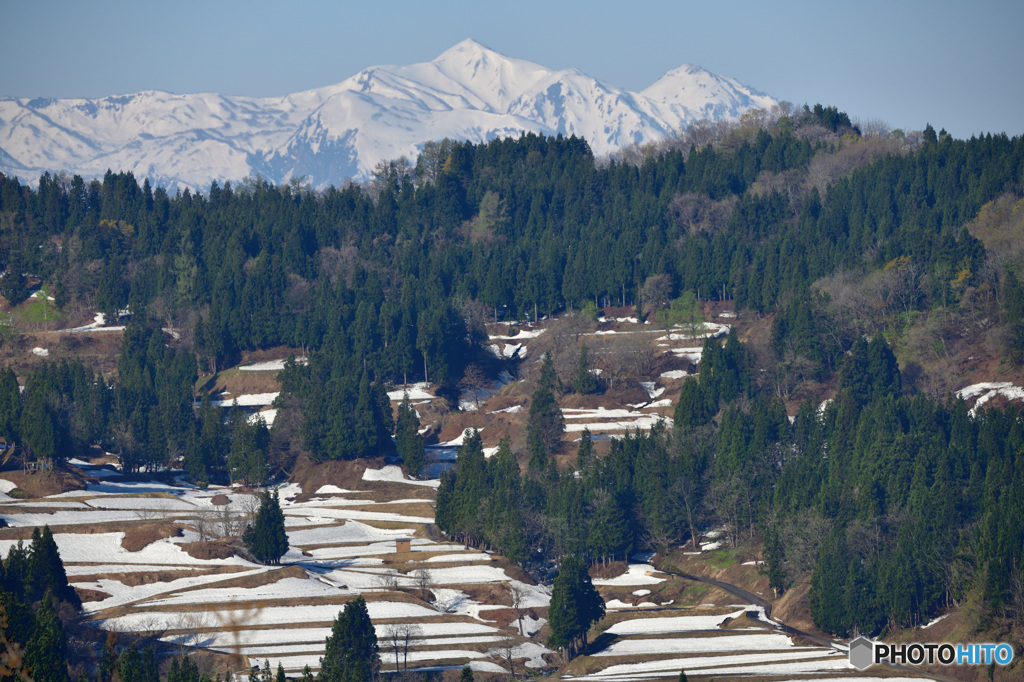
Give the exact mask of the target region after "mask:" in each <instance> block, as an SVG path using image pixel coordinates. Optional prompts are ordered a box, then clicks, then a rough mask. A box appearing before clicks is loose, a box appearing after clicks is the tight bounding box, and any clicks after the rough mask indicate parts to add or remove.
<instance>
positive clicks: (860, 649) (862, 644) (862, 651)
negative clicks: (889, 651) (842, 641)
mask: <svg viewBox="0 0 1024 682" xmlns="http://www.w3.org/2000/svg"><path fill="white" fill-rule="evenodd" d="M874 662H875V643H874V642H872V641H871V640H870V639H868V638H867V637H858V638H857V639H855V640H853V641H852V642H850V665H852V666H853V667H854V668H856V669H857V670H864V669H865V668H867V667H869V666H871V665H872V664H874Z"/></svg>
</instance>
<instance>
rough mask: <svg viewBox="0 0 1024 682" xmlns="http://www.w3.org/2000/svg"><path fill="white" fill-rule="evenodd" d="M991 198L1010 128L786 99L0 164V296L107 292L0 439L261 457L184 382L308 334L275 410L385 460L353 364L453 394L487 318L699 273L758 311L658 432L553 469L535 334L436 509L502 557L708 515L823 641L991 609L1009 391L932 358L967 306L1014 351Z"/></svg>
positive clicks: (1018, 448) (564, 382)
mask: <svg viewBox="0 0 1024 682" xmlns="http://www.w3.org/2000/svg"><path fill="white" fill-rule="evenodd" d="M1021 196H1024V138H1021V137H1012V138H1011V137H1007V136H1006V135H984V136H981V137H972V138H971V139H969V140H956V139H953V138H952V137H951V136H949V135H947V134H945V132H944V131H941V132H938V133H937V132H936V131H935V130H934V129H933V128H932V127H931V126H927V127H926V128H925V130H924V131H923V133H921V134H918V135H913V134H911V135H904V134H902V133H899V132H898V131H896V132H893V133H888V134H886V135H875V136H868V135H864V134H862V133H861V131H859V130H858V129H857V128H855V127H854V126H852V125H851V124H850V121H849V118H848V117H846V116H845V114H842V112H838V111H837V110H835V109H834V108H831V107H829V108H824V107H820V106H818V107H815V108H814V109H809V108H804V109H803V110H802V111H799V110H798V111H795V112H791V113H790V115H786V116H777V117H772V116H766V117H761V118H757V117H754V118H746V119H744V120H743V121H741V122H739V123H736V124H734V125H732V126H728V127H725V128H721V129H718V130H717V132H716V133H715V134H714V135H710V136H709V137H708V138H707V139H698V138H697V137H696V136H695V134H693V133H691V134H690V135H688V136H683V137H681V138H679V139H677V140H673V141H670V142H669V143H665V144H664V145H660V146H657V147H654V148H644V149H635V150H630V151H629V153H624V154H622V155H621V156H619V157H616V158H613V159H611V160H595V158H594V156H593V154H592V153H591V151H590V149H589V147H588V146H587V144H586V142H585V141H583V140H580V139H576V138H568V139H567V138H563V137H554V138H552V137H543V136H537V135H525V136H523V137H521V138H519V139H505V140H495V141H493V142H490V143H486V144H470V143H460V142H452V141H448V140H445V141H443V142H439V143H432V144H430V145H428V147H427V148H426V149H425V150H424V153H423V154H422V155H421V156H420V157H419V159H418V161H417V163H416V165H415V166H410V165H408V164H403V163H400V162H393V163H388V164H382V165H381V166H380V167H379V168H378V172H377V173H376V174H375V178H374V180H373V181H372V182H370V183H367V184H365V185H356V184H351V185H348V186H344V187H340V188H331V189H329V190H327V191H324V192H314V191H311V190H310V189H308V188H306V187H304V186H303V185H302V182H301V180H297V181H295V182H292V183H291V184H288V185H283V186H272V185H269V184H267V183H266V182H264V181H262V180H260V179H249V180H246V181H244V182H241V183H238V184H234V185H232V184H227V183H225V184H224V185H223V186H221V185H218V184H216V183H215V184H213V185H212V186H211V187H210V188H209V189H208V190H207V191H205V192H190V191H187V190H186V191H181V192H178V193H176V194H174V195H173V196H172V195H169V194H168V193H167V192H166V191H164V190H163V189H161V188H159V187H156V188H154V187H151V186H150V184H149V182H148V181H143V182H142V183H141V184H140V183H139V182H138V181H137V179H136V178H134V177H133V176H132V175H131V174H129V173H119V174H115V173H111V172H108V173H107V175H106V176H105V177H104V178H103V179H102V180H94V181H86V180H83V179H82V178H80V177H73V178H69V177H66V176H63V175H44V176H43V177H42V178H41V179H40V181H39V183H38V186H37V187H34V188H33V187H29V186H27V185H25V184H22V183H20V182H19V181H18V180H16V179H13V178H8V177H6V176H2V175H0V264H2V266H3V269H4V270H5V271H6V275H5V276H4V277H3V278H2V279H0V294H2V295H3V296H4V297H5V298H6V299H7V300H8V301H9V302H10V303H11V304H12V305H14V304H17V303H19V302H20V301H22V300H24V299H25V297H26V296H27V295H28V293H29V289H30V283H29V281H28V279H27V276H28V275H29V274H30V275H31V276H32V277H34V278H36V279H37V280H38V281H40V282H43V283H46V284H47V285H49V287H50V291H51V293H52V295H53V297H54V299H55V300H54V305H55V307H56V308H57V309H59V310H62V311H66V312H67V313H68V314H69V315H73V314H75V313H76V312H80V311H87V310H88V311H92V310H99V311H102V312H104V313H106V315H107V317H108V319H114V318H116V317H117V316H118V314H119V311H124V310H128V311H130V318H129V319H128V320H127V323H126V324H127V328H126V331H125V333H124V336H123V342H122V345H121V350H120V354H119V357H118V363H117V368H116V372H108V373H107V374H106V375H104V374H102V373H99V372H97V371H96V370H95V369H94V368H93V367H91V366H90V365H89V363H88V360H87V359H76V360H74V361H61V362H51V363H41V364H39V365H38V367H36V368H35V369H33V370H32V371H31V373H29V374H28V375H27V376H26V377H24V382H23V383H24V391H23V392H22V391H20V390H19V385H18V380H17V377H16V376H15V373H14V372H13V370H12V369H11V368H10V367H8V368H7V369H5V370H4V372H3V373H2V375H0V435H2V436H3V437H4V439H5V440H6V442H7V443H17V444H18V446H19V447H20V448H23V449H24V451H26V452H27V453H29V454H30V456H31V457H32V458H33V459H35V460H38V461H44V462H60V461H61V460H66V459H68V458H70V457H73V456H75V455H76V454H78V453H82V452H84V451H85V450H87V449H88V448H89V447H91V446H93V445H96V444H100V445H103V446H104V447H105V448H108V449H109V450H110V451H112V452H116V453H118V454H119V455H120V456H121V458H122V462H123V464H124V466H125V468H126V469H128V470H138V469H141V468H158V467H163V466H169V465H179V463H180V466H183V467H184V468H185V469H186V470H187V471H188V473H189V475H190V476H191V477H192V478H193V479H194V480H196V481H200V482H201V481H209V480H213V479H214V478H216V477H220V478H228V479H231V480H245V481H247V482H254V483H262V482H265V481H266V480H267V479H268V477H270V476H271V475H277V474H287V472H288V471H289V468H290V467H291V466H292V464H293V463H294V458H295V454H294V453H295V449H296V447H298V446H296V445H295V443H289V442H284V441H285V440H286V439H285V438H284V436H282V435H281V433H282V432H281V431H280V430H279V428H278V426H277V424H276V423H275V427H274V429H271V430H268V429H267V428H266V426H265V425H264V424H263V423H262V422H260V421H257V422H255V423H252V422H250V421H249V420H247V419H246V418H245V417H246V415H244V414H243V413H242V412H241V411H238V410H233V411H230V412H229V413H230V415H231V416H230V417H229V418H228V420H226V421H225V420H223V419H221V412H220V411H218V408H214V407H212V406H211V404H210V401H209V398H208V396H204V397H203V398H202V399H198V400H197V399H196V397H195V396H196V392H195V384H196V381H197V378H198V377H199V375H200V374H203V373H208V372H214V371H216V370H217V369H218V368H223V367H228V366H231V365H233V364H237V362H238V361H239V359H240V357H241V354H242V353H243V352H246V351H254V350H260V349H268V348H273V347H278V346H287V347H289V348H293V349H301V353H302V355H305V356H306V357H308V362H300V361H297V360H292V361H290V362H289V363H287V365H286V367H285V369H284V371H283V372H282V374H281V384H282V394H281V397H280V398H279V399H278V400H279V407H280V409H281V410H282V411H283V413H285V415H287V414H288V413H291V414H293V415H295V417H296V418H295V419H292V420H289V419H288V417H287V416H285V417H278V420H279V421H280V422H281V423H286V424H287V423H289V422H290V423H295V424H299V426H298V427H297V429H296V430H295V432H294V433H290V434H289V436H288V437H289V438H293V439H296V440H299V441H301V447H302V448H303V449H304V450H305V451H308V452H310V453H313V455H314V456H315V457H317V458H320V459H323V460H346V459H356V458H361V457H368V456H376V455H380V454H389V455H390V454H393V453H394V451H395V448H396V444H395V441H393V440H392V434H395V433H396V428H397V431H398V438H397V449H398V451H399V454H400V455H401V456H402V457H403V459H404V460H405V461H406V463H407V464H409V468H410V469H412V470H413V472H414V473H415V471H416V470H418V468H419V467H420V466H422V454H423V452H422V442H420V441H419V440H417V439H418V435H417V433H416V431H417V427H418V426H419V424H418V422H416V421H415V419H416V418H415V412H414V411H411V410H410V408H409V406H408V404H405V405H403V407H402V408H401V409H400V410H399V414H398V423H397V424H396V423H395V420H394V418H393V413H392V409H391V405H390V402H389V399H388V397H387V395H386V393H385V387H386V386H388V387H390V386H399V385H403V384H406V383H408V382H410V381H413V380H416V381H422V380H428V381H430V382H431V383H433V384H435V385H437V386H439V387H440V388H439V394H440V395H443V396H446V397H448V398H450V399H452V400H453V401H457V396H458V393H459V390H458V386H459V382H460V381H462V380H463V378H464V376H465V375H466V374H467V368H469V367H470V366H473V367H477V368H479V367H483V368H485V370H486V371H489V372H490V371H492V370H493V369H494V364H495V363H494V359H493V357H492V356H490V355H488V354H487V352H486V351H485V350H484V348H483V343H482V342H483V341H484V340H485V339H486V332H485V330H484V324H485V323H487V322H488V321H510V320H526V319H532V320H536V319H537V318H538V317H541V316H545V315H547V316H558V315H562V316H564V315H572V314H575V313H576V312H578V311H580V310H581V309H583V308H585V307H587V308H590V306H593V307H594V308H601V307H604V306H609V305H616V306H625V305H635V306H637V309H638V311H639V312H640V314H641V315H643V314H645V313H644V306H647V309H648V312H649V311H650V308H651V307H652V306H654V307H658V305H657V303H658V296H655V295H654V294H655V293H658V295H659V296H662V297H663V298H664V299H665V302H666V303H667V301H669V300H673V299H675V300H680V299H684V298H686V297H689V298H688V299H687V300H692V301H709V300H710V301H716V302H728V303H729V305H730V306H732V307H733V308H734V309H735V310H736V311H737V312H738V313H739V314H740V315H741V316H748V317H749V318H750V319H758V320H764V321H765V325H766V327H767V328H768V329H769V336H770V338H769V339H768V340H767V342H766V343H761V344H752V343H748V342H747V341H746V340H741V338H740V337H739V335H738V334H737V332H736V330H735V329H733V332H732V333H731V334H730V335H729V336H728V337H727V338H726V339H725V340H724V341H722V340H715V339H709V340H708V341H707V342H706V344H705V347H704V349H703V356H702V360H701V362H700V365H699V368H698V369H699V377H698V378H691V379H689V380H688V381H687V382H686V383H685V385H684V386H683V390H682V395H681V396H680V398H679V401H678V404H677V406H676V409H675V417H674V420H673V422H674V426H673V427H672V428H669V427H667V426H659V427H655V428H654V429H652V430H650V431H649V432H636V433H630V434H629V435H627V436H626V437H625V438H623V439H621V440H613V441H612V443H611V445H610V451H609V452H608V454H606V455H604V456H600V457H599V456H597V455H596V454H595V451H594V448H593V443H592V441H591V439H590V436H589V434H588V433H586V432H584V434H583V437H582V439H581V440H580V442H579V443H578V446H572V448H573V452H571V453H570V454H571V455H572V458H573V459H574V460H575V466H573V467H572V468H571V469H565V468H564V467H563V468H559V466H558V464H557V460H556V458H555V457H554V454H555V452H556V451H558V450H559V449H561V451H562V454H563V455H564V454H566V449H567V448H569V447H570V446H569V445H567V444H564V443H561V442H560V441H559V438H560V437H561V434H562V424H561V421H560V419H561V418H560V416H559V413H558V409H557V403H556V402H555V400H556V398H557V397H559V396H560V395H561V394H562V393H563V392H564V391H566V390H568V389H569V388H574V389H575V390H576V391H577V392H579V393H589V392H593V391H597V390H599V386H598V385H597V383H596V381H595V380H594V379H592V378H591V375H590V374H589V373H588V372H587V371H585V368H586V364H587V362H588V359H587V354H586V350H585V349H584V350H583V351H581V353H580V359H579V361H578V362H579V364H580V366H581V367H583V368H584V369H583V370H581V371H579V372H577V373H576V374H574V375H572V376H570V375H569V374H568V373H564V374H563V376H562V377H561V378H560V377H559V376H558V375H557V373H556V371H555V369H554V368H553V367H551V366H550V363H549V362H548V363H543V364H544V366H543V367H541V369H540V379H538V380H537V381H536V382H535V385H536V391H535V392H534V394H533V400H532V401H531V408H530V423H529V432H528V437H527V439H526V442H527V445H526V449H525V450H524V451H522V452H516V451H514V449H513V445H512V443H511V442H510V441H508V440H506V441H503V442H502V445H501V447H500V449H499V451H498V453H497V454H496V455H495V456H493V457H491V458H489V459H485V458H484V455H483V450H482V447H481V443H480V441H479V438H478V437H474V436H470V437H469V438H467V439H466V442H465V444H464V445H463V446H462V448H461V449H460V452H459V456H458V462H457V464H456V466H455V467H454V468H453V469H452V470H450V471H448V472H446V473H445V474H444V476H443V477H442V481H441V486H440V489H439V491H438V499H437V524H438V526H440V528H441V529H442V530H444V531H446V532H447V533H449V534H450V535H452V536H454V537H458V538H460V539H462V540H464V541H465V542H467V543H473V544H477V545H486V546H489V547H493V548H496V549H498V550H500V551H501V552H503V553H504V554H505V555H506V556H507V557H508V558H509V559H511V560H513V561H516V562H520V563H522V564H524V565H527V566H529V565H531V564H536V563H538V562H543V561H553V560H556V559H558V558H559V557H566V556H574V557H579V558H581V559H584V560H587V561H590V562H602V561H607V560H609V559H614V558H624V557H625V556H627V555H628V554H629V553H630V552H631V551H633V550H635V549H638V548H641V547H643V548H654V549H658V548H665V547H669V546H672V545H673V544H674V545H679V544H681V543H685V542H690V541H692V542H694V543H695V542H696V541H697V538H698V534H699V533H700V532H701V530H702V529H705V528H708V527H709V526H711V525H714V524H722V523H725V524H728V525H729V527H730V528H732V535H731V538H732V541H733V542H756V543H760V544H761V545H762V546H763V553H764V558H765V561H766V563H765V568H764V570H765V571H767V574H768V576H769V579H770V582H771V586H772V587H773V588H774V589H775V590H776V591H777V592H778V593H782V592H784V591H786V590H787V589H789V588H791V587H792V586H793V585H795V584H796V583H797V582H798V581H799V580H800V579H801V578H805V577H806V576H807V575H810V576H811V587H810V596H809V599H810V608H811V615H812V617H813V619H814V623H815V624H816V625H817V626H818V627H819V628H820V629H822V630H823V631H825V632H828V633H832V634H836V635H842V636H846V635H849V634H850V633H852V632H855V631H856V632H862V633H880V632H882V631H884V630H885V629H887V628H893V627H898V626H906V625H912V624H918V623H921V622H925V621H927V620H928V619H929V618H931V617H932V616H934V615H935V614H936V613H938V612H939V611H940V610H942V609H944V608H947V607H948V606H950V605H954V604H955V605H963V604H965V603H967V602H970V603H971V604H972V606H973V607H974V608H975V609H976V611H977V613H979V614H981V615H979V618H989V617H996V616H1000V614H1005V613H1008V612H1015V613H1016V612H1024V587H1022V586H1024V575H1022V572H1021V569H1020V565H1021V562H1022V559H1024V502H1022V500H1024V424H1022V421H1021V419H1022V415H1021V413H1020V410H1019V409H1018V408H1017V407H1015V406H1013V405H1011V406H1009V407H1006V408H1005V409H980V410H978V411H977V413H969V412H968V407H967V405H966V404H965V403H964V402H963V401H961V400H958V399H956V398H955V397H953V395H952V394H951V393H950V391H949V389H948V387H947V386H945V384H943V381H942V377H943V370H942V366H943V365H942V364H941V362H942V358H943V357H944V356H948V355H949V354H950V353H951V351H950V350H949V349H950V348H951V347H952V346H953V345H955V344H957V343H967V342H971V338H973V337H970V334H972V333H975V332H971V331H970V330H976V329H986V330H994V331H993V332H992V333H991V334H989V335H988V336H987V337H986V339H987V340H986V343H989V344H990V346H991V347H992V348H995V349H996V352H997V353H998V354H999V355H1000V356H1001V357H1002V358H1004V359H1005V362H1006V363H1007V364H1008V366H1014V367H1016V366H1019V365H1020V363H1021V362H1022V361H1024V288H1022V286H1021V284H1020V282H1021V279H1022V277H1024V272H1022V265H1024V260H1021V255H1022V254H1021V253H1020V248H1019V244H1018V246H1017V247H1016V251H1015V250H1014V249H1013V248H1009V249H995V248H993V247H992V244H995V243H997V241H989V236H987V235H990V233H991V232H992V231H993V230H994V231H996V232H998V228H999V225H1000V223H999V216H998V214H999V211H1000V210H1002V208H1001V207H1005V205H1007V204H1009V205H1013V204H1014V202H1019V201H1020V198H1021ZM986 230H988V232H986ZM661 307H664V306H661ZM964 330H967V331H964ZM172 331H173V334H171V332H172ZM172 337H173V338H172ZM964 339H967V341H964ZM755 345H756V346H757V347H756V348H755V347H754V346H755ZM898 356H899V360H898V359H897V357H898ZM808 386H817V387H831V388H830V389H829V390H832V394H833V395H834V399H832V400H831V401H829V402H826V403H825V404H822V403H821V401H820V400H817V401H812V400H811V399H810V394H811V393H814V392H813V391H809V390H808V389H807V387H808ZM552 406H554V407H553V408H552ZM793 415H795V417H794V416H793ZM790 417H793V418H792V419H791V418H790ZM576 472H578V476H577V475H576ZM275 551H276V550H275ZM33 556H34V554H33ZM278 556H279V554H278ZM23 558H24V557H23ZM268 559H269V560H274V559H276V557H275V556H273V552H271V553H269V554H268ZM10 561H11V559H8V563H10ZM5 570H7V571H8V575H9V574H10V573H9V572H10V571H11V570H13V569H11V568H9V567H7V568H6V569H5ZM33 589H36V588H33ZM37 591H38V590H37ZM32 594H33V595H34V596H33V597H32V598H33V599H35V597H36V596H38V595H36V594H35V593H32ZM26 598H27V597H26ZM9 612H10V610H9ZM40 614H43V610H42V609H40ZM39 617H40V618H42V617H43V616H42V615H40V616H39ZM584 634H585V633H584ZM566 641H572V637H569V638H568V639H567V640H566Z"/></svg>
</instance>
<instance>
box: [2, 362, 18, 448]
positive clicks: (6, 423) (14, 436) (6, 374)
mask: <svg viewBox="0 0 1024 682" xmlns="http://www.w3.org/2000/svg"><path fill="white" fill-rule="evenodd" d="M20 422H21V391H20V390H19V389H18V378H17V377H16V376H15V375H14V370H13V369H11V368H10V367H5V368H4V369H2V370H0V437H3V439H4V440H5V441H6V442H7V443H8V444H9V445H10V444H13V443H15V442H16V441H17V440H18V431H19V426H20Z"/></svg>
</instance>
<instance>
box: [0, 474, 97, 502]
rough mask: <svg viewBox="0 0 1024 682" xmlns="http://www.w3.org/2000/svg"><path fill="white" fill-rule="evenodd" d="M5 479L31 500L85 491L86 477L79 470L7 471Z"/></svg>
mask: <svg viewBox="0 0 1024 682" xmlns="http://www.w3.org/2000/svg"><path fill="white" fill-rule="evenodd" d="M3 477H4V478H6V479H7V480H8V481H11V482H12V483H14V484H16V485H17V486H18V488H20V489H21V490H22V491H24V492H25V496H26V497H29V498H37V497H47V496H49V495H57V494H58V493H66V492H68V491H71V490H84V489H85V477H84V476H82V474H81V473H80V472H79V471H78V470H77V469H53V470H50V471H34V472H29V471H5V472H4V473H3Z"/></svg>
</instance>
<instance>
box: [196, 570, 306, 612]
mask: <svg viewBox="0 0 1024 682" xmlns="http://www.w3.org/2000/svg"><path fill="white" fill-rule="evenodd" d="M307 577H309V576H307V575H306V572H305V571H304V570H302V569H301V568H299V567H298V566H285V567H284V568H279V569H277V570H274V571H267V572H265V573H257V574H256V575H246V576H243V577H241V578H231V577H226V578H225V579H224V580H222V581H220V582H216V583H204V584H203V585H197V586H196V587H195V588H191V589H206V588H209V587H211V586H213V587H217V588H229V589H237V590H249V589H252V588H254V587H262V586H263V585H272V584H273V583H276V582H278V581H279V580H284V579H285V578H299V579H301V580H305V579H306V578H307ZM187 591H188V589H185V590H182V592H187ZM275 603H277V602H276V601H275Z"/></svg>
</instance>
